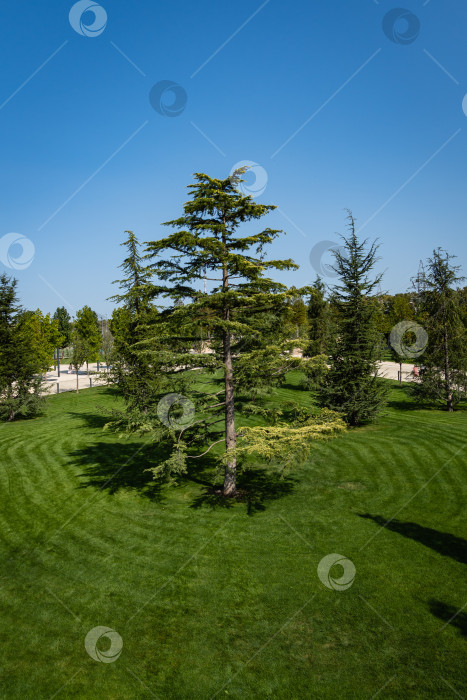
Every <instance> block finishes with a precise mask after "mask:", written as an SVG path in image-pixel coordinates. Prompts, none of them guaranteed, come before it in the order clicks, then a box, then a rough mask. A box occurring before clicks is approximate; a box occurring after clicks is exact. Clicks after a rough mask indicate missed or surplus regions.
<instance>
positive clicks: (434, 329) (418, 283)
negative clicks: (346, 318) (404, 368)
mask: <svg viewBox="0 0 467 700" xmlns="http://www.w3.org/2000/svg"><path fill="white" fill-rule="evenodd" d="M454 258H455V256H452V255H450V254H449V253H447V252H446V251H445V250H443V249H442V248H438V249H436V250H434V251H433V257H431V258H429V259H428V261H427V264H426V266H421V267H420V270H419V274H418V275H417V277H416V278H415V280H414V286H415V287H416V289H417V304H418V312H419V317H420V319H421V321H422V322H423V324H424V329H425V331H426V333H427V338H428V342H427V346H426V349H425V351H424V353H423V355H422V357H421V365H422V366H421V370H420V375H419V379H418V381H416V382H415V383H414V384H413V387H412V388H413V392H414V394H415V396H416V397H417V398H419V399H421V400H430V401H437V402H441V403H443V404H444V406H445V407H446V410H447V411H448V412H452V411H453V410H454V406H455V405H456V404H457V403H459V401H461V400H462V399H465V398H466V397H467V387H466V385H467V380H466V377H467V328H466V323H465V318H466V317H465V311H464V309H463V307H462V301H463V295H462V290H460V289H457V288H456V285H457V283H458V282H460V281H462V280H463V279H464V277H462V276H460V275H459V274H458V273H459V270H460V267H459V266H458V265H454V264H453V262H452V261H453V260H454Z"/></svg>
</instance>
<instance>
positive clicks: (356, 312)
mask: <svg viewBox="0 0 467 700" xmlns="http://www.w3.org/2000/svg"><path fill="white" fill-rule="evenodd" d="M347 220H348V229H349V234H348V236H347V237H345V236H342V237H341V238H342V240H343V242H344V245H343V249H342V248H341V249H336V250H335V251H334V257H335V265H334V269H335V271H336V272H337V274H338V276H339V278H340V279H339V283H338V284H337V285H336V286H335V287H334V289H333V294H332V304H333V306H334V308H335V311H336V320H337V335H336V338H335V341H334V346H333V348H332V351H331V354H330V358H329V363H330V369H329V372H327V374H326V376H325V379H324V382H323V386H322V388H321V390H320V402H321V405H323V406H327V407H328V408H330V409H333V410H335V411H339V412H341V413H343V414H344V416H345V420H346V421H347V423H348V424H349V425H351V426H357V425H361V424H362V423H366V422H369V421H372V420H374V419H375V418H376V417H377V416H378V414H379V413H380V412H381V410H382V409H383V407H384V405H385V403H386V396H387V388H386V386H385V385H384V384H383V380H382V379H381V378H380V377H378V362H379V360H380V359H381V352H382V335H381V333H380V331H379V328H378V324H379V321H378V314H379V305H378V301H377V298H375V296H374V294H373V293H374V291H375V289H377V288H378V286H379V283H380V281H381V278H382V275H376V276H375V277H373V278H371V276H370V275H371V272H372V270H373V268H374V266H375V263H376V261H377V257H376V252H377V249H378V246H377V244H376V243H372V244H371V245H370V247H369V249H367V246H366V244H367V241H366V240H365V241H359V239H358V237H357V234H356V230H355V220H354V217H353V215H352V213H351V212H350V211H349V212H348V217H347Z"/></svg>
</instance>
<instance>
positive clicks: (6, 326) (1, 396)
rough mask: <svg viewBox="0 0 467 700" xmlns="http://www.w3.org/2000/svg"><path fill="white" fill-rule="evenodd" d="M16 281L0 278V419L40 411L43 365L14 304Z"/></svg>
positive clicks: (15, 302) (2, 276)
mask: <svg viewBox="0 0 467 700" xmlns="http://www.w3.org/2000/svg"><path fill="white" fill-rule="evenodd" d="M16 286H17V280H15V279H11V278H9V277H7V276H6V275H4V274H3V275H1V276H0V420H5V421H12V420H13V419H14V418H16V417H17V416H23V417H32V416H34V415H37V414H38V413H39V412H40V411H41V408H42V404H43V401H44V399H43V398H42V397H41V385H42V378H41V372H43V371H44V366H43V362H42V361H41V359H40V358H38V356H37V353H36V347H35V344H34V342H33V341H32V340H31V337H30V334H29V333H28V330H29V328H28V326H29V324H28V323H27V322H25V321H27V318H28V317H27V316H26V315H25V314H24V313H23V311H22V309H21V307H20V306H19V304H18V297H17V293H16Z"/></svg>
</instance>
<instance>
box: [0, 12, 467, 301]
mask: <svg viewBox="0 0 467 700" xmlns="http://www.w3.org/2000/svg"><path fill="white" fill-rule="evenodd" d="M402 1H403V3H404V8H403V9H404V10H406V12H400V13H399V19H397V20H395V21H392V24H391V21H389V20H387V21H386V24H388V22H389V25H388V26H389V31H388V27H386V31H387V33H388V34H389V36H387V35H386V34H385V33H384V31H383V27H382V22H383V18H384V17H385V16H386V15H387V13H388V12H390V11H391V10H393V9H394V8H395V7H397V4H396V5H395V4H394V3H393V2H387V0H379V2H376V0H353V1H352V2H349V1H348V0H326V1H325V2H324V1H323V2H320V3H317V2H312V1H311V0H298V1H296V2H292V3H285V2H279V0H269V2H264V1H263V3H261V1H260V0H254V1H253V0H237V2H235V3H219V2H213V1H212V0H198V2H196V3H192V2H187V1H175V0H174V1H172V2H171V3H162V2H152V1H151V2H149V1H148V0H146V1H145V2H143V1H142V0H132V2H123V1H122V0H102V2H101V3H100V6H101V7H102V8H103V10H104V11H105V12H104V13H103V11H102V10H99V8H97V21H96V24H95V27H94V29H97V31H95V35H93V36H87V35H86V33H89V32H88V31H87V30H86V27H89V26H90V25H91V24H92V22H93V21H94V18H95V15H94V14H93V13H92V12H91V11H89V10H88V11H87V12H85V13H84V14H82V16H81V22H80V18H79V10H80V8H82V7H85V5H86V3H84V4H83V5H80V6H79V7H78V8H77V10H76V11H75V17H76V16H78V20H76V19H75V20H74V21H75V26H76V29H77V30H78V31H76V30H75V29H74V28H73V27H72V26H71V24H70V20H69V11H70V9H71V7H72V6H73V2H71V1H70V2H66V1H64V0H60V1H59V0H48V2H47V3H46V4H45V3H37V2H32V1H31V0H28V1H25V0H17V1H16V2H14V3H9V4H5V3H3V4H2V9H1V14H0V32H1V45H2V49H3V61H2V68H1V71H2V80H1V93H0V124H1V131H0V133H1V141H2V163H3V167H2V170H1V174H0V178H1V191H2V194H3V197H2V200H3V201H2V210H1V228H0V258H1V260H2V261H1V262H0V271H3V270H5V271H6V272H7V273H9V274H14V275H15V276H16V277H17V278H18V280H19V287H20V296H21V301H22V303H23V304H24V305H25V306H26V307H28V308H37V307H39V308H41V309H42V310H43V311H53V310H54V309H55V308H56V307H57V306H58V305H62V304H64V305H66V306H68V308H69V310H70V312H71V313H73V312H74V310H76V309H78V308H80V307H82V306H83V305H84V304H89V305H91V306H92V307H93V308H94V309H95V310H96V311H97V312H98V313H102V314H108V313H109V312H110V311H111V308H112V304H111V303H110V302H107V301H106V298H107V297H108V296H110V295H111V294H112V293H115V291H116V289H115V286H114V285H111V282H112V280H114V279H116V278H117V277H118V276H119V273H118V271H117V266H118V264H119V263H120V262H121V259H122V253H123V250H122V249H121V248H120V246H119V244H120V243H121V242H122V240H123V237H124V233H123V232H124V230H125V229H132V230H134V231H135V232H136V234H137V235H138V237H139V238H140V239H141V240H142V241H146V240H154V239H156V238H159V237H161V236H162V235H164V234H165V235H166V234H167V230H166V229H163V228H162V227H161V226H160V223H161V222H162V221H166V220H168V219H172V218H174V217H176V216H178V215H179V214H180V213H181V206H182V204H183V202H184V201H185V200H186V198H187V193H186V190H185V187H186V185H187V184H189V183H190V182H191V181H192V178H191V176H192V173H193V172H196V171H202V172H203V171H204V172H207V173H209V174H210V175H212V176H215V177H226V176H227V175H228V174H229V172H230V170H231V168H232V167H233V166H234V165H235V164H236V163H239V162H241V161H245V160H248V161H252V162H254V163H257V164H259V166H260V169H256V171H255V172H257V173H259V175H260V176H261V177H262V178H263V181H264V180H265V178H267V184H266V188H265V190H264V192H263V193H262V194H261V195H259V196H258V201H260V202H263V203H273V204H276V205H277V206H278V207H279V209H278V210H277V211H276V212H274V213H273V214H271V215H270V216H269V217H267V219H264V223H265V225H268V226H271V227H276V228H281V229H284V230H285V231H286V232H287V235H286V236H285V237H283V238H281V239H280V240H278V241H277V242H276V243H275V245H274V250H273V251H271V252H272V254H273V256H274V257H275V258H278V257H292V258H293V259H294V260H295V261H296V262H297V263H298V264H299V265H300V269H299V270H298V271H297V272H294V273H283V274H282V276H281V277H279V279H281V280H282V281H284V282H286V283H288V284H295V285H296V286H300V285H302V284H306V283H309V282H311V281H312V280H313V279H314V278H315V276H316V269H317V268H319V265H320V260H319V259H318V260H316V259H315V260H314V266H313V265H312V264H311V262H310V252H311V251H312V249H313V248H314V246H315V245H316V244H318V243H319V242H321V241H337V240H338V238H337V236H336V232H344V231H345V212H344V209H345V208H346V207H348V208H350V209H352V211H353V213H354V215H355V217H356V218H357V226H358V227H362V232H361V233H362V235H365V236H368V237H369V238H371V239H373V238H376V237H378V238H379V239H380V242H381V249H380V255H381V258H382V259H381V261H380V263H379V267H380V269H382V270H385V271H386V273H385V278H384V284H383V287H384V288H385V289H386V290H388V291H390V292H397V291H405V290H406V289H407V287H408V285H409V282H410V277H411V276H412V275H413V274H415V272H416V270H417V267H418V261H419V259H420V258H426V257H427V256H428V255H429V254H430V253H431V251H432V249H433V247H435V246H438V245H441V246H443V247H445V248H446V249H448V250H449V251H450V252H451V253H453V254H456V255H457V256H458V263H460V264H461V265H463V267H464V271H466V267H465V261H466V253H467V242H466V241H467V236H466V235H465V226H466V206H467V197H466V194H465V189H466V175H465V164H466V158H465V153H466V144H467V116H466V112H467V99H466V101H465V102H464V107H465V111H464V109H463V100H464V97H465V95H466V93H467V70H466V68H467V43H466V41H465V33H466V27H467V6H466V5H465V3H461V2H459V1H458V0H457V1H456V2H454V1H453V0H443V1H442V2H441V0H429V1H428V2H426V0H417V1H415V0H413V1H412V0H402ZM93 4H94V5H96V3H93V0H89V2H88V6H92V5H93ZM77 13H78V14H77ZM396 14H397V13H396ZM413 15H415V19H414V17H413ZM389 17H390V18H391V17H392V15H390V16H389ZM102 18H104V19H102ZM417 19H418V23H417ZM105 20H106V24H103V23H104V22H105ZM99 22H100V23H99ZM391 27H392V29H391ZM101 30H102V31H101ZM80 32H81V33H80ZM161 81H172V82H173V83H175V84H177V85H180V86H181V90H179V94H180V95H181V97H182V98H183V95H185V94H186V104H185V102H184V100H183V99H182V101H181V102H180V110H179V111H180V113H179V114H178V116H175V117H170V116H165V115H164V114H160V113H158V112H157V111H156V110H155V109H154V108H153V106H152V105H151V103H150V100H149V93H150V91H151V89H152V88H153V86H154V85H156V84H158V83H160V82H161ZM171 97H172V98H173V93H170V92H165V93H164V94H163V95H162V98H161V100H162V102H161V103H160V104H162V108H161V109H160V111H162V112H164V110H165V111H167V108H170V100H171ZM176 106H177V105H176ZM301 127H303V128H301ZM297 131H298V133H296V132H297ZM294 134H295V135H294ZM291 137H292V138H291ZM284 144H285V145H284ZM253 182H254V177H253V176H251V178H250V180H249V181H248V183H247V184H248V185H250V184H251V185H252V186H253ZM258 182H259V180H257V183H258ZM9 233H17V234H18V235H20V236H22V237H25V238H26V239H28V240H29V241H31V242H32V244H33V246H34V250H35V253H34V255H33V256H32V254H31V250H32V249H31V245H30V244H28V243H26V246H25V248H24V252H23V258H21V257H20V258H19V260H20V261H21V259H22V260H23V268H22V269H15V268H14V265H15V262H14V261H15V260H18V256H21V253H22V248H21V245H20V244H19V243H16V244H15V243H14V242H13V243H11V245H10V246H9V248H8V246H7V244H10V242H11V241H14V237H9V238H5V236H6V235H7V234H9ZM22 240H23V241H24V238H23V239H22ZM2 246H3V247H2ZM28 246H29V247H28ZM6 247H7V248H8V249H7V250H6ZM28 256H29V258H32V262H30V264H27V263H28ZM329 260H330V258H329ZM12 261H13V262H12ZM24 261H26V262H24ZM324 262H326V255H325V256H324V257H323V259H322V260H321V264H323V263H324ZM12 265H13V268H12ZM16 265H18V263H16ZM325 281H327V282H328V283H332V282H333V279H332V278H327V279H326V278H325Z"/></svg>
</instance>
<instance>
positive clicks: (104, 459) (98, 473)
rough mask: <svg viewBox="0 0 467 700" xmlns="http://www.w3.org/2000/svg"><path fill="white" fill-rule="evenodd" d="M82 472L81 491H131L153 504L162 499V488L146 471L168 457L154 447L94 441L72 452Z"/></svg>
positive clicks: (112, 492)
mask: <svg viewBox="0 0 467 700" xmlns="http://www.w3.org/2000/svg"><path fill="white" fill-rule="evenodd" d="M71 455H72V457H73V458H74V460H75V461H76V463H77V464H78V465H79V466H81V467H82V468H83V469H84V472H83V474H80V475H79V476H80V477H82V478H84V479H85V481H84V482H83V483H82V485H81V486H80V488H82V489H85V488H90V487H92V488H96V489H100V490H101V491H104V490H105V491H107V493H109V494H115V493H117V492H118V491H120V490H122V489H134V490H136V491H138V492H139V494H140V495H142V496H145V497H146V498H149V499H150V500H153V501H160V500H161V499H162V494H161V489H162V485H161V484H160V483H159V482H157V481H154V478H153V475H152V473H151V472H148V471H145V470H146V469H150V468H151V467H154V466H155V465H156V464H157V463H158V462H160V461H162V460H163V459H166V458H167V456H168V455H167V454H166V452H165V451H162V450H161V449H158V447H157V446H154V445H145V444H144V443H143V444H142V445H137V444H135V443H131V444H129V443H127V444H125V443H122V442H118V443H108V442H97V443H94V444H93V445H87V446H86V447H84V448H82V449H79V450H75V451H74V452H72V453H71Z"/></svg>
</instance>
